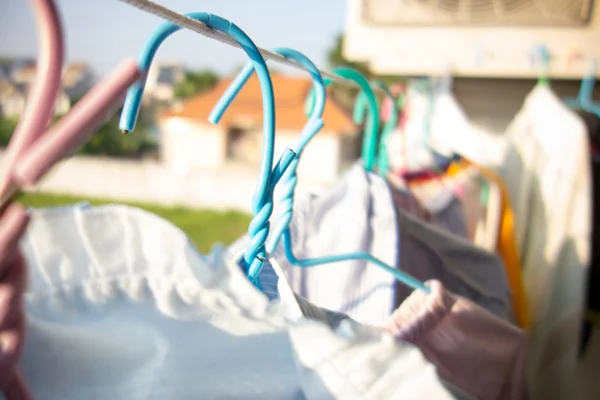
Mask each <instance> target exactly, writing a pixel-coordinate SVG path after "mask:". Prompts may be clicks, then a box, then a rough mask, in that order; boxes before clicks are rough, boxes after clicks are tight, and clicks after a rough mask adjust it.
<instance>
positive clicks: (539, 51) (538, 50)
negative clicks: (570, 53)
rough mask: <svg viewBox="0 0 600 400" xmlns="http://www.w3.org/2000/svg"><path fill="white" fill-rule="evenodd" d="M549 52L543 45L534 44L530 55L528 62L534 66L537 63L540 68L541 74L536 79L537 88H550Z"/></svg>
mask: <svg viewBox="0 0 600 400" xmlns="http://www.w3.org/2000/svg"><path fill="white" fill-rule="evenodd" d="M550 58H551V57H550V52H549V51H548V48H547V47H546V46H545V45H543V44H540V43H538V44H535V45H534V46H533V48H532V51H531V53H530V61H531V63H532V64H535V63H536V61H538V62H539V63H540V64H541V66H542V72H541V75H540V77H539V78H538V81H537V84H538V86H550V77H549V75H550Z"/></svg>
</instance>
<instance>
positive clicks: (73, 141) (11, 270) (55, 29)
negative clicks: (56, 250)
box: [0, 0, 142, 400]
mask: <svg viewBox="0 0 600 400" xmlns="http://www.w3.org/2000/svg"><path fill="white" fill-rule="evenodd" d="M31 3H32V5H33V9H34V12H35V16H36V19H37V23H38V36H39V40H40V53H39V57H38V71H37V76H36V80H35V83H34V86H33V88H32V89H31V91H30V95H29V99H28V102H27V106H26V109H25V111H24V112H23V115H22V117H21V118H20V120H19V123H18V125H17V128H16V129H15V131H14V133H13V137H12V138H11V141H10V143H9V145H8V148H7V150H6V153H5V157H4V159H3V160H2V168H1V169H0V291H6V292H7V293H9V294H10V295H12V296H21V295H22V294H21V293H22V291H23V290H24V285H20V284H19V280H22V278H20V277H19V273H18V272H19V271H20V272H22V273H24V270H25V266H24V265H23V263H24V261H23V259H22V256H20V254H19V253H18V250H17V247H18V241H19V239H20V237H21V235H22V234H23V233H24V232H25V228H26V226H27V222H28V216H27V214H26V212H25V210H24V209H23V207H21V206H18V205H16V204H10V203H11V200H12V199H13V198H14V196H15V195H16V194H17V193H18V192H19V191H20V190H21V189H22V188H23V187H25V186H29V185H34V184H35V183H37V182H38V181H39V179H40V178H41V177H42V176H43V175H44V174H45V173H46V172H48V171H49V170H50V168H52V166H53V165H54V164H56V163H57V162H58V161H60V160H61V159H62V158H64V157H65V156H68V155H70V154H71V153H72V152H73V151H75V150H76V149H77V148H78V147H79V146H81V145H82V144H83V143H85V142H86V141H87V140H88V139H89V137H90V136H91V134H93V133H94V131H95V129H96V128H97V127H98V126H99V125H100V124H101V123H102V122H104V120H105V119H106V117H107V116H108V115H111V114H112V111H113V110H114V108H115V107H118V106H119V105H120V104H121V101H122V99H123V97H124V95H125V93H126V91H127V89H128V88H129V86H131V85H132V84H133V83H135V82H136V81H137V80H138V79H139V78H140V77H141V76H142V72H141V71H139V70H138V68H137V65H136V62H135V61H134V60H128V61H125V62H124V63H123V64H122V65H121V66H120V67H119V68H117V69H116V70H115V71H114V72H113V73H112V74H111V75H109V76H108V77H107V78H105V79H104V80H102V81H101V82H100V83H98V84H97V85H96V86H94V87H93V88H92V89H91V90H90V91H89V92H88V93H87V94H86V95H85V96H84V97H83V98H82V99H81V100H80V101H79V102H78V103H77V104H76V105H75V106H74V107H73V109H72V110H71V111H70V112H69V113H68V114H67V115H66V116H65V117H63V118H62V119H61V120H60V121H59V122H58V123H56V124H55V125H54V126H53V127H52V128H50V129H49V130H48V132H47V133H45V134H44V132H46V127H47V125H48V122H49V121H50V118H51V117H52V113H53V106H54V101H55V99H56V97H57V94H58V89H59V87H60V83H61V71H62V62H63V54H64V50H63V49H64V47H63V37H62V27H61V24H60V19H59V16H58V12H57V10H56V7H55V5H54V2H53V1H52V0H31ZM6 269H8V270H6ZM15 271H16V272H15ZM1 306H2V304H0V318H3V317H5V318H8V315H9V311H11V310H9V309H6V310H2V308H1ZM3 311H5V312H4V314H3V313H2V312H3ZM11 319H12V320H13V321H10V323H9V326H3V327H2V329H3V330H2V332H0V335H9V336H7V337H8V338H9V339H10V342H11V343H12V344H13V345H14V346H13V348H12V349H10V350H9V352H8V354H7V355H6V358H7V359H6V360H5V359H2V358H0V371H2V375H0V376H9V374H8V372H9V371H8V370H3V368H12V365H14V362H15V360H14V359H11V357H12V358H14V357H16V356H17V355H18V354H19V348H20V346H19V343H20V341H22V337H23V333H24V326H23V324H22V321H23V320H22V319H21V318H11ZM19 321H21V322H19ZM11 323H12V325H11ZM0 357H2V356H1V355H0ZM0 383H2V384H4V383H6V385H7V386H6V387H5V388H4V395H5V397H6V399H7V400H27V399H32V398H33V397H32V395H31V393H30V392H29V390H28V388H27V385H26V383H25V380H24V379H23V376H22V375H21V373H20V372H19V371H15V372H14V375H13V379H12V380H11V381H9V382H2V381H1V380H0Z"/></svg>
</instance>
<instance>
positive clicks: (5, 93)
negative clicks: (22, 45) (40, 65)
mask: <svg viewBox="0 0 600 400" xmlns="http://www.w3.org/2000/svg"><path fill="white" fill-rule="evenodd" d="M36 75H37V65H36V62H35V61H33V60H27V59H22V60H21V59H15V60H9V61H6V62H4V63H3V65H2V68H0V115H2V116H3V117H8V118H16V117H18V116H19V115H21V113H22V112H23V110H24V108H25V103H26V100H27V95H28V93H29V90H30V88H31V86H32V85H33V83H34V82H35V78H36ZM92 85H93V74H92V72H91V69H90V67H89V66H88V65H87V64H83V63H72V64H69V65H68V66H67V67H65V69H64V71H63V76H62V88H61V89H60V91H59V93H58V96H57V98H56V102H55V104H54V113H55V115H64V114H66V113H67V112H68V111H69V109H70V108H71V101H72V100H75V99H78V98H81V97H82V96H83V95H84V94H85V93H86V92H87V91H88V90H89V89H90V88H91V87H92Z"/></svg>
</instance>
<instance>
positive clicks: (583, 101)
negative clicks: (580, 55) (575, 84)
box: [563, 59, 600, 118]
mask: <svg viewBox="0 0 600 400" xmlns="http://www.w3.org/2000/svg"><path fill="white" fill-rule="evenodd" d="M597 70H598V63H597V61H596V60H595V59H592V60H591V68H590V71H589V72H588V73H587V74H586V76H585V77H584V78H583V79H582V80H581V86H580V88H579V93H577V97H576V98H566V99H563V101H564V102H565V104H566V105H568V106H569V107H571V108H579V109H582V110H584V111H587V112H589V113H592V114H594V115H596V116H597V117H599V118H600V105H598V104H597V103H595V102H594V100H592V96H593V94H594V86H595V85H596V71H597Z"/></svg>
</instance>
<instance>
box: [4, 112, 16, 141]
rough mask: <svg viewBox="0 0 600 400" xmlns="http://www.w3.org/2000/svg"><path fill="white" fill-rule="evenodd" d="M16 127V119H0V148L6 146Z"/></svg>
mask: <svg viewBox="0 0 600 400" xmlns="http://www.w3.org/2000/svg"><path fill="white" fill-rule="evenodd" d="M16 126H17V120H16V119H12V118H4V117H0V147H6V146H7V145H8V142H9V141H10V137H11V136H12V133H13V131H14V130H15V127H16Z"/></svg>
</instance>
